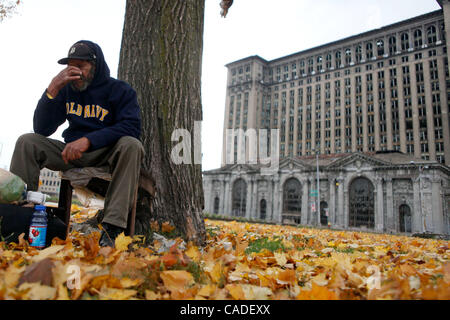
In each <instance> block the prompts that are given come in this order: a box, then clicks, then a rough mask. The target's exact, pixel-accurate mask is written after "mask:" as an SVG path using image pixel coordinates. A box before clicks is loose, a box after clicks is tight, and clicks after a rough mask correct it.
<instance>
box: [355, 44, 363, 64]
mask: <svg viewBox="0 0 450 320" xmlns="http://www.w3.org/2000/svg"><path fill="white" fill-rule="evenodd" d="M361 60H362V47H361V45H359V46H357V47H356V62H360V61H361Z"/></svg>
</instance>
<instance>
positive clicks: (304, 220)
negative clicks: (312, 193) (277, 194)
mask: <svg viewBox="0 0 450 320" xmlns="http://www.w3.org/2000/svg"><path fill="white" fill-rule="evenodd" d="M302 186H303V196H302V218H301V223H302V225H307V224H308V201H309V186H308V179H305V180H303V181H302Z"/></svg>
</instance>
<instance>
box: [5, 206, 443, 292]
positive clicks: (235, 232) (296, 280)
mask: <svg viewBox="0 0 450 320" xmlns="http://www.w3.org/2000/svg"><path fill="white" fill-rule="evenodd" d="M84 213H86V211H84ZM83 218H85V216H83V215H82V214H80V212H78V214H76V215H74V216H73V220H74V221H80V220H82V219H83ZM205 223H206V228H207V245H206V246H205V247H203V248H199V247H196V246H195V245H193V244H191V243H188V244H186V243H184V241H183V240H182V239H179V238H176V239H168V238H167V237H164V236H163V235H166V236H167V235H169V234H170V233H171V231H172V227H171V226H170V225H168V224H164V225H162V226H159V225H158V224H157V223H153V224H152V228H153V230H154V231H155V232H156V233H155V234H154V240H153V241H152V243H151V245H150V246H144V245H143V243H144V242H143V240H144V239H143V238H142V237H134V238H133V239H132V238H130V237H126V236H124V235H121V236H119V238H117V240H116V248H114V249H112V248H102V247H99V245H98V239H99V233H98V232H93V233H91V234H89V235H82V234H80V233H78V232H75V231H73V232H71V234H70V236H69V237H68V238H67V240H66V241H63V240H59V239H54V241H53V244H52V246H50V247H48V248H46V249H44V250H36V249H34V248H31V247H29V246H28V243H27V242H26V241H24V240H23V239H21V241H20V242H19V243H18V244H17V243H11V244H6V243H1V242H0V299H152V300H153V299H176V300H178V299H220V300H224V299H244V300H253V299H258V300H260V299H445V300H448V299H450V261H449V255H450V250H449V242H448V241H442V240H430V239H421V238H413V237H401V236H391V235H379V234H371V233H361V232H350V231H348V232H343V231H332V230H324V229H312V228H297V227H292V226H278V225H263V224H249V223H240V222H235V221H233V222H224V221H213V220H205ZM78 274H79V277H77V275H78Z"/></svg>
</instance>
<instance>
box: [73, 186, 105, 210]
mask: <svg viewBox="0 0 450 320" xmlns="http://www.w3.org/2000/svg"><path fill="white" fill-rule="evenodd" d="M73 193H74V194H75V195H76V196H77V198H78V200H80V202H81V204H82V206H83V207H86V208H91V209H103V207H104V206H105V198H104V197H102V196H101V195H99V194H97V193H95V192H92V191H91V190H89V189H88V188H84V187H76V188H74V189H73Z"/></svg>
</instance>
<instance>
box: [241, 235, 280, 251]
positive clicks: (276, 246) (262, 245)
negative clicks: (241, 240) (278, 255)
mask: <svg viewBox="0 0 450 320" xmlns="http://www.w3.org/2000/svg"><path fill="white" fill-rule="evenodd" d="M263 249H267V250H269V251H271V252H275V251H278V250H280V249H281V250H283V251H284V250H285V247H284V245H283V243H282V240H281V239H274V240H269V239H268V238H260V239H256V240H253V241H251V242H250V243H249V244H248V247H247V249H245V253H246V254H249V253H251V252H256V253H258V252H261V250H263Z"/></svg>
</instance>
